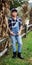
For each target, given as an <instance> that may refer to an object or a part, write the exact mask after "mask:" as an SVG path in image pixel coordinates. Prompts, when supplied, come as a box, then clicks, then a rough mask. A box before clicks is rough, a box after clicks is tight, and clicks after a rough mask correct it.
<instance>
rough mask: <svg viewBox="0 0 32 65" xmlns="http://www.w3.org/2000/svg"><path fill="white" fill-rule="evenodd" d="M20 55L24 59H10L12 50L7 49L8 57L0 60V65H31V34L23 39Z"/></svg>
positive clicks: (5, 56)
mask: <svg viewBox="0 0 32 65" xmlns="http://www.w3.org/2000/svg"><path fill="white" fill-rule="evenodd" d="M22 54H23V56H24V59H23V60H21V59H19V58H16V59H12V49H11V48H10V49H9V52H8V55H4V56H3V57H1V58H0V65H32V32H29V33H28V34H27V37H26V38H23V47H22Z"/></svg>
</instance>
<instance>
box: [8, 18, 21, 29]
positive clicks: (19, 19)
mask: <svg viewBox="0 0 32 65" xmlns="http://www.w3.org/2000/svg"><path fill="white" fill-rule="evenodd" d="M16 22H19V28H20V26H21V25H22V20H21V18H18V17H17V19H16V20H14V19H13V18H9V19H8V25H9V28H10V30H11V29H12V28H13V26H14V25H15V24H16Z"/></svg>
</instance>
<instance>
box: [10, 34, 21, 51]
mask: <svg viewBox="0 0 32 65" xmlns="http://www.w3.org/2000/svg"><path fill="white" fill-rule="evenodd" d="M11 39H12V47H13V52H16V41H17V42H18V52H21V50H22V39H21V36H20V35H19V36H11Z"/></svg>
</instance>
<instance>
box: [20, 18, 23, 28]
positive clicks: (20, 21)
mask: <svg viewBox="0 0 32 65" xmlns="http://www.w3.org/2000/svg"><path fill="white" fill-rule="evenodd" d="M21 25H23V23H22V19H21V18H19V27H21Z"/></svg>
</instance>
